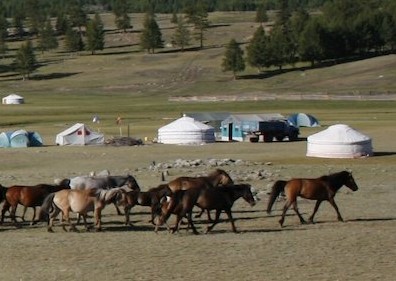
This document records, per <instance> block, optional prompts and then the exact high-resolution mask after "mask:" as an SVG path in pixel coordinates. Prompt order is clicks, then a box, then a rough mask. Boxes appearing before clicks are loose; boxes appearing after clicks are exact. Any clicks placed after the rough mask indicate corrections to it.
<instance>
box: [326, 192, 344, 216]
mask: <svg viewBox="0 0 396 281" xmlns="http://www.w3.org/2000/svg"><path fill="white" fill-rule="evenodd" d="M329 202H330V204H331V206H333V208H334V210H335V211H336V213H337V219H338V221H344V220H343V218H342V217H341V214H340V211H339V210H338V207H337V204H336V203H335V201H334V198H333V197H330V198H329Z"/></svg>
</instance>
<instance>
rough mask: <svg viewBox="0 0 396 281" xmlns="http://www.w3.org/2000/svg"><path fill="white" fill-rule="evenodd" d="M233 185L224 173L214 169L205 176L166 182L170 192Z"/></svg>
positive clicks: (179, 178)
mask: <svg viewBox="0 0 396 281" xmlns="http://www.w3.org/2000/svg"><path fill="white" fill-rule="evenodd" d="M233 183H234V181H233V180H232V179H231V177H230V175H229V174H228V173H227V172H226V171H224V170H222V169H216V170H215V171H213V172H211V173H210V174H209V175H207V176H201V177H178V178H176V179H174V180H171V181H170V182H168V186H169V188H170V190H172V192H176V191H178V190H187V189H190V188H210V187H216V186H221V185H227V184H233Z"/></svg>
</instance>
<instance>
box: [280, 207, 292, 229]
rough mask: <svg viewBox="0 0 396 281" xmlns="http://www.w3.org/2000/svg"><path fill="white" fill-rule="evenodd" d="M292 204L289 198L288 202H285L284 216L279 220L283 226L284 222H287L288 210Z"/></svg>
mask: <svg viewBox="0 0 396 281" xmlns="http://www.w3.org/2000/svg"><path fill="white" fill-rule="evenodd" d="M291 204H292V203H291V202H290V201H289V200H287V201H286V203H285V206H283V211H282V217H281V219H280V220H279V224H280V226H281V227H283V223H284V222H285V216H286V212H287V210H288V209H289V207H290V205H291Z"/></svg>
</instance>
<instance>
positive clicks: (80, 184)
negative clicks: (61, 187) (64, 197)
mask: <svg viewBox="0 0 396 281" xmlns="http://www.w3.org/2000/svg"><path fill="white" fill-rule="evenodd" d="M122 186H127V187H128V188H129V189H131V190H140V186H139V185H138V183H137V181H136V179H135V178H134V177H133V176H131V175H126V176H78V177H74V178H71V179H70V188H71V189H88V188H94V189H110V188H115V187H122ZM115 208H116V210H117V214H118V215H122V214H121V211H120V210H119V208H118V206H116V205H115Z"/></svg>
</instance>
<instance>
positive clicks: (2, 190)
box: [0, 184, 7, 203]
mask: <svg viewBox="0 0 396 281" xmlns="http://www.w3.org/2000/svg"><path fill="white" fill-rule="evenodd" d="M6 193H7V187H4V186H2V185H1V184H0V203H1V202H3V201H4V200H5V199H6Z"/></svg>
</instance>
